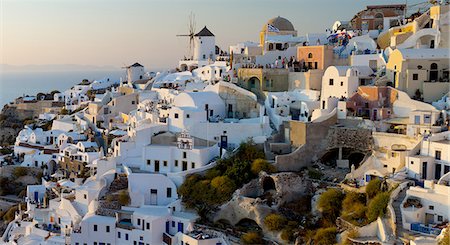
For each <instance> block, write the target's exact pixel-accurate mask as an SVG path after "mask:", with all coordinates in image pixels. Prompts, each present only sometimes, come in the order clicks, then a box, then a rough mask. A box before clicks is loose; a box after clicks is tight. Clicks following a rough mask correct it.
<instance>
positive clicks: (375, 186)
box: [366, 178, 381, 199]
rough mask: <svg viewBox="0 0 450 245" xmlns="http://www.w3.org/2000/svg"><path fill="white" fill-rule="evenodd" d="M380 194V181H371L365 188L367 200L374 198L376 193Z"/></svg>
mask: <svg viewBox="0 0 450 245" xmlns="http://www.w3.org/2000/svg"><path fill="white" fill-rule="evenodd" d="M380 192H381V180H380V179H378V178H377V179H373V180H371V181H370V182H369V183H368V184H367V186H366V194H367V197H368V198H369V199H372V198H374V197H375V196H376V195H377V194H378V193H380Z"/></svg>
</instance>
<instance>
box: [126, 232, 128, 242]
mask: <svg viewBox="0 0 450 245" xmlns="http://www.w3.org/2000/svg"><path fill="white" fill-rule="evenodd" d="M125 240H127V241H128V233H125Z"/></svg>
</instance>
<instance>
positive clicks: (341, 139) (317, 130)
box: [275, 116, 373, 171]
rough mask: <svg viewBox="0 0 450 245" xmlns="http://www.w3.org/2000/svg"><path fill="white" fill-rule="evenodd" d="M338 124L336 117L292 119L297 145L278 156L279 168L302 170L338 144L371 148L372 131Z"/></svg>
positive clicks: (283, 169) (293, 140)
mask: <svg viewBox="0 0 450 245" xmlns="http://www.w3.org/2000/svg"><path fill="white" fill-rule="evenodd" d="M336 123H337V118H336V116H333V117H331V118H329V119H327V120H325V121H323V122H317V123H311V122H308V123H304V122H297V121H289V122H288V125H289V126H288V127H289V129H290V135H289V137H290V141H291V142H292V145H293V146H296V147H298V148H297V149H296V150H295V151H294V152H292V153H291V154H287V155H278V156H276V157H275V161H276V162H275V165H276V167H277V169H278V170H279V171H299V170H300V169H301V168H303V167H307V166H310V165H311V164H312V163H313V162H314V161H316V160H317V159H319V158H320V157H322V156H323V155H324V154H325V153H326V152H327V151H329V150H332V149H335V148H339V147H343V148H351V149H354V150H355V151H359V152H361V153H367V152H369V151H371V150H372V147H373V138H372V131H371V130H369V129H365V128H360V127H357V126H350V127H347V126H343V125H337V124H336Z"/></svg>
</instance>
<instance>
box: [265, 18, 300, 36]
mask: <svg viewBox="0 0 450 245" xmlns="http://www.w3.org/2000/svg"><path fill="white" fill-rule="evenodd" d="M267 25H272V26H274V27H276V28H278V30H280V31H295V29H294V25H292V23H291V22H290V21H289V20H287V19H285V18H283V17H280V16H278V17H275V18H273V19H270V20H269V21H267V23H266V24H265V25H264V26H263V28H262V31H263V32H265V31H266V29H267Z"/></svg>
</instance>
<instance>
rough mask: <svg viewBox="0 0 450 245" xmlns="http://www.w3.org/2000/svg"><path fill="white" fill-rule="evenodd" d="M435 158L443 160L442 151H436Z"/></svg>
mask: <svg viewBox="0 0 450 245" xmlns="http://www.w3.org/2000/svg"><path fill="white" fill-rule="evenodd" d="M434 158H435V159H436V160H441V151H435V153H434Z"/></svg>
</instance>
